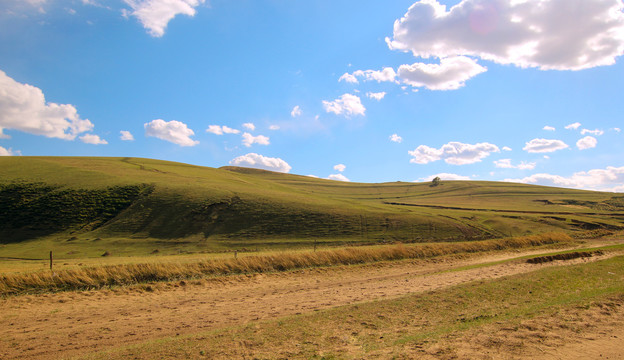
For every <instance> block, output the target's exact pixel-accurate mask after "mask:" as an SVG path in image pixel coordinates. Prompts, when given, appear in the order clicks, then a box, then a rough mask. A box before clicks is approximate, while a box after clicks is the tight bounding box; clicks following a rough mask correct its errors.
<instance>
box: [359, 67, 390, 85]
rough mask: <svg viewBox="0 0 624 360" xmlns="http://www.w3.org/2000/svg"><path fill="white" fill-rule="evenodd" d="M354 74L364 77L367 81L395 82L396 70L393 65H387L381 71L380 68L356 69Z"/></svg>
mask: <svg viewBox="0 0 624 360" xmlns="http://www.w3.org/2000/svg"><path fill="white" fill-rule="evenodd" d="M353 76H356V77H361V78H364V80H366V81H372V80H374V81H377V82H382V81H389V82H394V81H395V79H396V76H397V74H396V72H395V71H394V69H393V68H391V67H385V68H383V69H382V70H381V71H379V70H356V71H354V72H353Z"/></svg>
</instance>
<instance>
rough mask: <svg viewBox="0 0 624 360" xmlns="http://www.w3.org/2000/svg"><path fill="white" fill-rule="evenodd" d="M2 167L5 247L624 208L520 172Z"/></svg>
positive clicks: (526, 227)
mask: <svg viewBox="0 0 624 360" xmlns="http://www.w3.org/2000/svg"><path fill="white" fill-rule="evenodd" d="M0 168H2V172H0V257H4V258H7V257H13V258H31V259H45V258H47V256H48V253H49V251H53V252H54V254H55V257H57V258H59V259H84V258H95V257H100V256H101V255H103V254H104V253H109V254H111V255H112V256H121V257H124V256H150V254H152V253H157V254H158V255H159V256H162V255H176V254H184V253H192V254H198V253H217V252H228V251H234V250H238V251H265V250H284V249H296V248H312V247H313V246H315V245H316V246H322V247H332V246H345V245H373V244H384V243H395V242H402V243H422V242H432V241H433V242H436V241H438V242H439V241H447V242H448V241H470V240H480V239H490V238H501V237H510V236H521V235H530V234H539V233H544V232H553V231H564V232H569V233H571V234H574V233H577V232H581V231H587V230H600V229H606V230H617V229H621V228H622V226H623V224H622V220H623V219H624V201H623V199H624V197H622V196H619V195H617V194H614V193H601V192H591V191H580V190H570V189H560V188H551V187H540V186H532V185H523V184H511V183H496V182H477V181H443V182H442V184H441V185H439V186H435V187H432V186H430V185H431V184H430V183H402V182H396V183H383V184H360V183H343V182H337V181H330V180H323V179H315V178H311V177H306V176H298V175H290V174H282V173H274V172H268V171H262V170H254V169H244V168H232V167H226V168H222V169H212V168H206V167H199V166H192V165H187V164H181V163H172V162H166V161H159V160H150V159H139V158H81V157H4V158H1V159H0ZM156 250H157V251H156Z"/></svg>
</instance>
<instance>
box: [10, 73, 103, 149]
mask: <svg viewBox="0 0 624 360" xmlns="http://www.w3.org/2000/svg"><path fill="white" fill-rule="evenodd" d="M9 129H11V130H18V131H23V132H26V133H30V134H34V135H43V136H46V137H49V138H59V139H64V140H74V139H75V138H76V136H78V135H79V134H81V133H84V132H88V131H91V130H92V129H93V124H92V123H91V122H90V121H89V120H87V119H81V118H80V116H79V115H78V111H77V110H76V108H75V107H74V106H73V105H69V104H56V103H46V100H45V97H44V95H43V92H42V91H41V89H39V88H37V87H35V86H32V85H28V84H22V83H19V82H17V81H15V80H13V79H12V78H10V77H9V76H7V75H6V74H5V73H4V72H3V71H1V70H0V138H8V137H9V136H8V135H7V134H4V133H3V130H9Z"/></svg>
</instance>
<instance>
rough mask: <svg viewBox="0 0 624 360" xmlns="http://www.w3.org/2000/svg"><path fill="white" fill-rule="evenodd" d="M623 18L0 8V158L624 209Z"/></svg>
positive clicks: (524, 7) (399, 4) (328, 7)
mask: <svg viewBox="0 0 624 360" xmlns="http://www.w3.org/2000/svg"><path fill="white" fill-rule="evenodd" d="M623 9H624V5H623V4H622V1H621V0H591V1H590V0H515V1H508V0H505V1H503V0H463V1H435V0H421V1H416V2H415V1H413V0H412V1H402V0H395V1H391V2H380V1H346V0H345V1H341V0H339V1H336V0H332V1H325V0H315V1H297V0H240V1H225V0H211V1H208V0H2V1H0V129H1V130H2V131H1V132H0V155H8V156H20V155H23V156H31V155H32V156H34V155H51V156H136V157H147V158H156V159H163V160H172V161H179V162H185V163H191V164H196V165H202V166H210V167H220V166H226V165H238V166H251V167H259V168H265V169H270V170H275V171H283V172H289V173H293V174H300V175H313V176H318V177H321V178H331V179H335V180H350V181H355V182H389V181H429V180H430V179H431V178H433V177H434V176H440V177H441V178H443V179H449V180H451V179H473V180H494V181H516V182H524V183H531V184H541V185H552V186H563V187H570V188H582V189H596V190H607V191H619V192H624V156H623V154H624V142H623V136H624V134H622V132H621V129H622V128H624V115H623V112H622V110H621V107H622V105H621V103H622V94H624V81H623V80H624V64H623V60H622V54H624V12H623Z"/></svg>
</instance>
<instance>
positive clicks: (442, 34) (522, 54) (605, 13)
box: [386, 0, 624, 70]
mask: <svg viewBox="0 0 624 360" xmlns="http://www.w3.org/2000/svg"><path fill="white" fill-rule="evenodd" d="M622 8H624V5H623V4H622V2H621V1H620V0H601V1H587V0H549V1H544V0H523V1H507V0H463V1H461V2H460V3H459V4H457V5H455V6H453V7H451V9H450V10H449V11H447V9H446V6H445V5H441V4H440V3H438V1H436V0H422V1H418V2H416V3H414V4H413V5H412V6H411V7H410V8H409V10H408V11H407V13H406V14H405V15H404V17H403V18H401V19H399V20H397V21H395V23H394V34H393V39H391V40H390V39H386V41H387V42H388V45H389V47H390V48H391V49H397V50H404V51H411V52H412V53H413V54H414V56H417V57H423V58H427V57H430V56H434V57H438V58H445V57H450V56H457V55H468V56H477V57H480V58H482V59H485V60H491V61H494V62H497V63H501V64H513V65H515V66H518V67H521V68H526V67H537V68H539V69H542V70H580V69H587V68H592V67H595V66H601V65H612V64H614V63H615V58H616V57H618V56H620V55H622V53H624V36H623V35H622V34H623V33H624V13H622Z"/></svg>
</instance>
